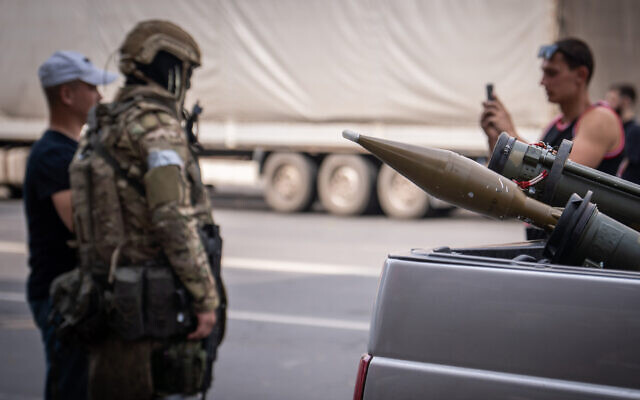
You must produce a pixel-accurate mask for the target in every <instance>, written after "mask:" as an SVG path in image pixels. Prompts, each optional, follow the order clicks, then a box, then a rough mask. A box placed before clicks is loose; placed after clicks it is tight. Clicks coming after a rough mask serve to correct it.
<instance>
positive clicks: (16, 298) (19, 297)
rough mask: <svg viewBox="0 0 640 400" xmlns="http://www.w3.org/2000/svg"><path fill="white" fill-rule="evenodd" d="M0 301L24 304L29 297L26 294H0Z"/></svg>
mask: <svg viewBox="0 0 640 400" xmlns="http://www.w3.org/2000/svg"><path fill="white" fill-rule="evenodd" d="M0 300H3V301H12V302H17V303H24V302H26V301H27V296H26V295H25V294H24V293H17V292H0Z"/></svg>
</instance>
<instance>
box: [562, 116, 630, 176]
mask: <svg viewBox="0 0 640 400" xmlns="http://www.w3.org/2000/svg"><path fill="white" fill-rule="evenodd" d="M577 128H578V129H577V131H576V134H575V137H574V139H573V148H572V149H571V154H570V155H569V159H570V160H571V161H574V162H577V163H579V164H582V165H586V166H587V167H591V168H597V167H598V166H599V165H600V163H601V162H602V160H603V159H604V156H605V155H606V154H607V153H608V152H611V151H614V150H615V149H616V148H618V146H620V145H621V143H620V141H621V140H622V135H621V127H620V122H619V121H618V119H617V118H616V116H615V115H614V114H613V112H611V111H610V110H607V109H604V108H595V109H593V110H591V111H590V112H588V113H586V114H585V115H584V116H583V117H582V118H581V120H580V124H579V125H578V127H577Z"/></svg>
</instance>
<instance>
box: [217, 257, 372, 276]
mask: <svg viewBox="0 0 640 400" xmlns="http://www.w3.org/2000/svg"><path fill="white" fill-rule="evenodd" d="M222 267H223V268H231V269H250V270H255V271H270V272H287V273H299V274H312V275H353V276H364V277H374V278H378V277H379V276H380V270H378V269H374V268H367V267H356V266H353V265H339V264H318V263H308V262H299V261H283V260H262V259H256V258H236V257H224V258H223V259H222Z"/></svg>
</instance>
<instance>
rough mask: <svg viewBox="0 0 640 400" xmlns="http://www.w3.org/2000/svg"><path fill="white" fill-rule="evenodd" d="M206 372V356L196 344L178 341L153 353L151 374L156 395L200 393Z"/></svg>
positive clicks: (198, 344)
mask: <svg viewBox="0 0 640 400" xmlns="http://www.w3.org/2000/svg"><path fill="white" fill-rule="evenodd" d="M206 371H207V353H206V351H205V350H204V349H203V348H202V346H201V345H200V343H199V342H193V341H180V342H175V343H171V344H169V345H167V346H165V347H162V348H159V349H157V350H155V351H154V352H153V353H152V355H151V373H152V376H153V382H154V391H155V394H156V396H159V397H163V396H167V395H170V394H176V393H180V394H183V395H194V394H197V393H199V392H201V391H202V387H203V382H204V380H205V375H206Z"/></svg>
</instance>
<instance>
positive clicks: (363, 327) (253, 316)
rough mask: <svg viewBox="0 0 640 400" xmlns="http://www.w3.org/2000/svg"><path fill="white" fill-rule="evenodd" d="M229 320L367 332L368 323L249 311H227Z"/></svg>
mask: <svg viewBox="0 0 640 400" xmlns="http://www.w3.org/2000/svg"><path fill="white" fill-rule="evenodd" d="M229 318H230V319H234V320H239V321H252V322H268V323H275V324H286V325H303V326H313V327H320V328H333V329H347V330H352V331H368V330H369V323H368V322H361V321H349V320H344V319H333V318H316V317H302V316H296V315H284V314H270V313H259V312H251V311H233V310H229Z"/></svg>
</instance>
